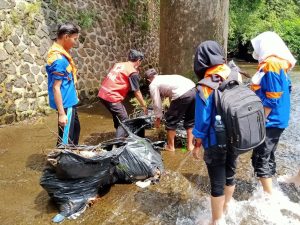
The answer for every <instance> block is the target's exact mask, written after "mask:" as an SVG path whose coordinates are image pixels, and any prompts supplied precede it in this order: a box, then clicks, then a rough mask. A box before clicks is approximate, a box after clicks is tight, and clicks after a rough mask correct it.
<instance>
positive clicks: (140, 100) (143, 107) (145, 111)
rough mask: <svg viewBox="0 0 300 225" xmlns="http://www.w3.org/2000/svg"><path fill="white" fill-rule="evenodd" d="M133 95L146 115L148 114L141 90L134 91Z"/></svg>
mask: <svg viewBox="0 0 300 225" xmlns="http://www.w3.org/2000/svg"><path fill="white" fill-rule="evenodd" d="M134 96H135V97H136V99H137V100H138V102H139V103H140V105H141V107H142V109H143V111H144V113H145V114H146V115H147V114H148V109H147V106H146V103H145V101H144V98H143V95H142V93H141V91H140V90H138V91H135V92H134Z"/></svg>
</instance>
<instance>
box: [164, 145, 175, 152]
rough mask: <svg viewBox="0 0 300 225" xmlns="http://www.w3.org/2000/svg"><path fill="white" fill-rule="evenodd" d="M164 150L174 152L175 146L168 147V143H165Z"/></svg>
mask: <svg viewBox="0 0 300 225" xmlns="http://www.w3.org/2000/svg"><path fill="white" fill-rule="evenodd" d="M165 151H169V152H175V148H170V146H169V145H166V146H165Z"/></svg>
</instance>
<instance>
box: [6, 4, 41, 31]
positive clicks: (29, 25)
mask: <svg viewBox="0 0 300 225" xmlns="http://www.w3.org/2000/svg"><path fill="white" fill-rule="evenodd" d="M40 13H41V1H36V2H34V3H20V4H19V5H17V7H16V8H15V9H14V10H12V12H11V16H10V20H11V22H12V24H14V25H15V26H22V27H24V28H25V30H26V31H27V32H28V33H29V34H34V33H35V30H36V27H35V17H36V16H37V15H39V14H40Z"/></svg>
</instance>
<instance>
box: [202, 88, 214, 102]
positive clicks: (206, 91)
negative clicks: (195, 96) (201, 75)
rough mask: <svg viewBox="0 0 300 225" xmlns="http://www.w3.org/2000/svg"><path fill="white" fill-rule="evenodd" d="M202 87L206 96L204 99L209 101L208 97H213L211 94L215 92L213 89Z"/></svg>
mask: <svg viewBox="0 0 300 225" xmlns="http://www.w3.org/2000/svg"><path fill="white" fill-rule="evenodd" d="M201 86H202V90H203V94H204V98H205V99H208V97H209V96H210V95H211V93H212V92H213V91H214V90H213V89H212V88H210V87H207V86H204V85H201Z"/></svg>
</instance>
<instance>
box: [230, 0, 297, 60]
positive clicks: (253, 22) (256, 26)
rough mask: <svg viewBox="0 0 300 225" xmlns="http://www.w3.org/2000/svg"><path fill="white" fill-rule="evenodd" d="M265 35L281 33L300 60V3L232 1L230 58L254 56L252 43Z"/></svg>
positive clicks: (275, 0)
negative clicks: (249, 54) (265, 32)
mask: <svg viewBox="0 0 300 225" xmlns="http://www.w3.org/2000/svg"><path fill="white" fill-rule="evenodd" d="M264 31H275V32H276V33H278V34H279V36H281V37H282V39H283V40H284V41H285V42H286V44H287V45H288V47H289V48H290V50H291V51H292V52H293V54H294V55H295V56H296V57H297V58H298V59H300V1H299V0H252V1H248V0H231V1H230V26H229V42H228V43H229V46H228V53H229V54H231V55H233V56H245V54H246V53H247V52H248V53H250V52H251V44H250V40H251V39H252V38H254V37H255V36H256V35H258V34H259V33H262V32H264ZM241 53H242V55H241Z"/></svg>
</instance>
